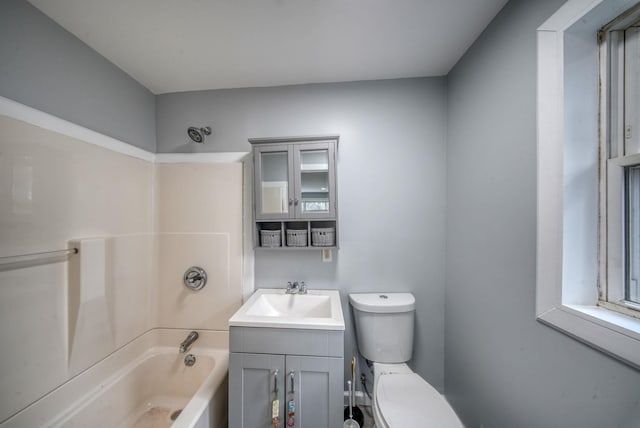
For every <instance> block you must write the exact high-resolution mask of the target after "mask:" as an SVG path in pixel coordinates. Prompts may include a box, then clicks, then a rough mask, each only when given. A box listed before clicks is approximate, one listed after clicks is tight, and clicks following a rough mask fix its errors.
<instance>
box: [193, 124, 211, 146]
mask: <svg viewBox="0 0 640 428" xmlns="http://www.w3.org/2000/svg"><path fill="white" fill-rule="evenodd" d="M187 134H188V135H189V138H191V140H193V142H194V143H202V142H204V137H205V135H211V127H209V126H205V127H204V128H196V127H195V126H190V127H189V128H188V129H187Z"/></svg>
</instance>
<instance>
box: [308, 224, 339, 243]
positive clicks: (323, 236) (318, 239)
mask: <svg viewBox="0 0 640 428" xmlns="http://www.w3.org/2000/svg"><path fill="white" fill-rule="evenodd" d="M311 245H313V246H314V247H333V246H334V245H336V229H335V227H312V228H311Z"/></svg>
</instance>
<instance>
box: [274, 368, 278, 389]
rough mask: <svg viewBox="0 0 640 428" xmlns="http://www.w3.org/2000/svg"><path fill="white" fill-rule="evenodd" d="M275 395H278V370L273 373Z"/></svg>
mask: <svg viewBox="0 0 640 428" xmlns="http://www.w3.org/2000/svg"><path fill="white" fill-rule="evenodd" d="M273 393H274V394H276V395H277V394H278V369H275V370H274V371H273Z"/></svg>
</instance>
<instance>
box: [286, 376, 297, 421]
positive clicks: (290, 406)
mask: <svg viewBox="0 0 640 428" xmlns="http://www.w3.org/2000/svg"><path fill="white" fill-rule="evenodd" d="M289 376H290V378H291V389H290V390H289V394H290V395H289V401H287V426H288V427H293V426H294V425H295V424H296V418H295V416H296V403H295V401H294V396H293V392H294V384H295V379H294V371H293V370H291V372H290V373H289Z"/></svg>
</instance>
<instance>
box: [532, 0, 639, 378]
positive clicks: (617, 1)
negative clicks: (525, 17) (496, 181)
mask: <svg viewBox="0 0 640 428" xmlns="http://www.w3.org/2000/svg"><path fill="white" fill-rule="evenodd" d="M633 5H634V2H633V1H630V0H568V1H567V2H566V3H564V5H563V6H562V7H561V8H560V9H559V10H558V11H557V12H556V13H555V14H554V15H552V16H551V17H550V18H549V19H548V20H547V21H546V22H545V23H543V24H542V26H540V27H539V28H538V44H537V45H538V69H537V75H538V82H537V91H538V97H537V99H538V106H537V130H538V135H537V137H538V153H537V161H538V162H537V165H538V175H537V182H538V183H537V184H538V186H537V200H538V207H537V249H536V257H537V266H536V318H537V320H539V321H540V322H542V323H544V324H546V325H548V326H550V327H552V328H554V329H557V330H559V331H561V332H562V333H565V334H567V335H569V336H571V337H573V338H575V339H577V340H580V341H582V342H584V343H585V344H588V345H590V346H592V347H594V348H596V349H598V350H600V351H602V352H605V353H607V354H609V355H611V356H613V357H615V358H618V359H619V360H621V361H623V362H625V363H627V364H629V365H631V366H633V367H636V368H640V316H638V314H640V311H637V310H635V309H633V307H634V304H635V303H634V301H635V302H637V300H634V299H638V285H637V283H638V281H636V280H635V278H638V275H637V274H636V273H640V124H638V129H637V132H636V129H635V128H636V124H635V123H634V121H637V120H638V119H639V118H638V117H637V116H638V114H637V113H636V112H637V111H639V109H637V108H635V104H640V97H639V95H638V89H634V88H635V86H637V85H638V82H639V80H638V75H637V74H636V75H635V77H633V76H634V75H633V74H632V73H634V72H635V73H638V71H639V70H640V66H638V65H636V66H635V68H634V69H633V70H634V71H633V72H632V71H630V70H631V69H630V68H629V67H631V66H632V64H631V63H632V62H633V61H636V62H640V59H638V54H637V52H638V47H637V44H636V45H633V43H637V42H632V41H631V40H636V39H635V37H636V36H635V33H634V32H635V31H637V30H636V28H637V27H636V25H634V24H636V23H638V22H639V21H640V16H638V17H636V18H635V20H633V19H634V18H633V17H634V15H633V14H628V13H625V12H626V11H627V10H629V8H630V7H631V6H633ZM620 16H625V21H624V22H623V20H619V19H617V18H618V17H620ZM608 23H614V25H609V26H607V24H608ZM605 26H606V27H605ZM603 28H605V29H606V31H607V33H606V34H604V33H599V32H600V30H602V29H603ZM598 34H600V35H601V36H604V37H600V38H599V37H597V35H598ZM634 46H635V48H634ZM602 47H605V48H606V49H601V48H602ZM625 49H626V51H627V52H625ZM633 49H636V50H635V51H634V52H636V53H635V54H634V53H633V52H632V50H633ZM634 55H635V56H634ZM625 57H626V60H625ZM634 58H635V59H634ZM632 60H633V61H632ZM620 64H622V67H620ZM625 67H626V68H625ZM603 76H605V77H606V79H607V80H606V81H601V80H600V79H601V78H602V77H603ZM625 79H626V81H625ZM603 83H604V84H603ZM600 91H605V92H606V93H605V94H604V95H606V96H601V95H602V94H601V93H600ZM602 112H607V115H602V114H601V113H602ZM625 113H629V117H625ZM603 116H604V117H603ZM603 121H604V126H606V128H604V129H601V127H602V126H603ZM629 125H630V126H631V127H630V128H628V126H629ZM627 136H629V137H630V138H626V137H627ZM636 137H638V138H637V139H636ZM633 144H635V146H632V145H633ZM601 174H604V176H602V175H601ZM601 177H602V178H603V179H601ZM627 236H628V238H627ZM627 278H628V279H629V280H628V281H627ZM638 280H640V278H638ZM629 314H634V315H635V316H630V315H629Z"/></svg>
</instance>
